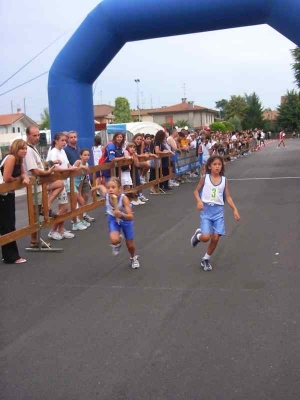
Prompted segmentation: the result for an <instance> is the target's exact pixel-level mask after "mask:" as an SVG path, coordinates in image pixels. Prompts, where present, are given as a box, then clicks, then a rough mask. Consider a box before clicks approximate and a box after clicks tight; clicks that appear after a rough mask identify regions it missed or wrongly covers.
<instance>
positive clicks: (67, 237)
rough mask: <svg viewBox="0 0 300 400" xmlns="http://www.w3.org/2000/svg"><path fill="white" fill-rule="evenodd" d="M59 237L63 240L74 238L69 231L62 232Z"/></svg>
mask: <svg viewBox="0 0 300 400" xmlns="http://www.w3.org/2000/svg"><path fill="white" fill-rule="evenodd" d="M61 235H62V237H63V238H65V239H73V238H74V237H75V235H74V233H72V232H70V231H64V232H63V233H62V234H61Z"/></svg>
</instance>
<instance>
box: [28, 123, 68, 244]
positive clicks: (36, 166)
mask: <svg viewBox="0 0 300 400" xmlns="http://www.w3.org/2000/svg"><path fill="white" fill-rule="evenodd" d="M26 137H27V154H26V156H25V158H24V168H25V171H26V173H27V174H28V176H35V177H39V176H49V175H50V174H52V172H54V169H55V166H54V165H53V166H52V167H50V168H49V169H48V170H45V168H44V164H43V162H42V157H41V155H40V153H39V152H38V150H37V148H36V145H37V144H38V142H39V139H40V131H39V130H38V128H36V127H35V126H30V127H28V128H27V129H26ZM63 188H64V183H63V181H61V180H57V181H55V182H52V183H50V184H49V185H48V187H47V189H48V193H49V197H48V208H49V217H55V216H56V214H55V213H54V212H53V211H52V210H51V205H52V203H53V201H54V200H55V199H56V197H57V196H58V195H59V194H60V193H61V191H62V190H63ZM37 196H38V198H37V204H38V206H39V209H40V211H41V205H42V185H37ZM33 202H34V204H35V198H34V199H33ZM30 246H31V247H38V242H37V233H36V232H35V233H32V234H31V242H30Z"/></svg>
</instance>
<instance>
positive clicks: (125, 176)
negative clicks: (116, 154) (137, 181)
mask: <svg viewBox="0 0 300 400" xmlns="http://www.w3.org/2000/svg"><path fill="white" fill-rule="evenodd" d="M121 184H122V186H127V185H128V186H132V179H131V175H130V171H122V173H121Z"/></svg>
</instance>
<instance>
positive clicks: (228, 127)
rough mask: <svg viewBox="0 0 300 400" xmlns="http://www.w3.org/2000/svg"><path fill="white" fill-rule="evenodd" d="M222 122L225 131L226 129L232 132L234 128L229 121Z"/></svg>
mask: <svg viewBox="0 0 300 400" xmlns="http://www.w3.org/2000/svg"><path fill="white" fill-rule="evenodd" d="M222 123H223V125H224V126H225V128H226V132H227V131H230V132H232V131H234V130H235V126H234V125H232V124H231V123H230V122H228V121H223V122H222Z"/></svg>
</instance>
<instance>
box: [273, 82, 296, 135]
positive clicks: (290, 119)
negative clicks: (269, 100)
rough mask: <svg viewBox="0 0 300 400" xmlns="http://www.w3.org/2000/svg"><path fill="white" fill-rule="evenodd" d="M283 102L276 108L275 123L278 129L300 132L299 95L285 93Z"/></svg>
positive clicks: (292, 92)
mask: <svg viewBox="0 0 300 400" xmlns="http://www.w3.org/2000/svg"><path fill="white" fill-rule="evenodd" d="M284 97H285V100H284V102H283V103H282V104H281V105H280V106H279V107H278V111H279V115H278V118H277V123H278V127H279V129H282V128H284V129H286V130H288V131H300V93H299V92H296V91H295V90H291V91H287V93H286V94H285V96H284Z"/></svg>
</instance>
